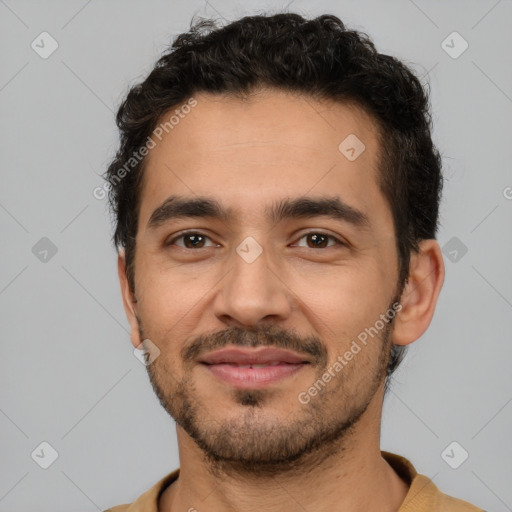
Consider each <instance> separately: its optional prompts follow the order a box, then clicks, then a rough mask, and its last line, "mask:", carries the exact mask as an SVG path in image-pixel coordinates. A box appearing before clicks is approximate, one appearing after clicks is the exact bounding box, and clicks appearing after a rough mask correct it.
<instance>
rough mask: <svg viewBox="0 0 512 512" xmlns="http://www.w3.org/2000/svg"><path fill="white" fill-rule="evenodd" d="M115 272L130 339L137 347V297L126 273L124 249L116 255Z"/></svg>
mask: <svg viewBox="0 0 512 512" xmlns="http://www.w3.org/2000/svg"><path fill="white" fill-rule="evenodd" d="M117 273H118V275H119V284H120V285H121V295H122V298H123V307H124V311H125V313H126V318H127V319H128V323H129V324H130V339H131V342H132V345H133V346H134V347H138V346H139V345H140V343H141V341H142V340H141V339H140V333H139V321H138V314H137V299H136V298H135V294H134V293H132V291H131V289H130V285H129V283H128V277H127V275H126V260H125V255H124V251H120V252H119V255H118V257H117Z"/></svg>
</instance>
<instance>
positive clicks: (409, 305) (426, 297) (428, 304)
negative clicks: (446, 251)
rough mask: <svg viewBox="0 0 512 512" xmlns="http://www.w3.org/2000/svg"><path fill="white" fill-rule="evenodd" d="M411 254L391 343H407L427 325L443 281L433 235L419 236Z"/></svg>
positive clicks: (437, 248)
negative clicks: (420, 239)
mask: <svg viewBox="0 0 512 512" xmlns="http://www.w3.org/2000/svg"><path fill="white" fill-rule="evenodd" d="M419 245H420V250H419V252H418V253H415V252H413V253H412V254H411V261H410V268H409V277H408V280H407V283H406V285H405V287H404V290H403V292H402V297H401V300H400V304H401V305H402V309H401V310H400V311H399V313H398V314H397V315H396V317H395V326H394V329H393V343H394V344H395V345H409V343H412V342H413V341H415V340H417V339H418V338H419V337H420V336H421V335H422V334H423V333H424V332H425V331H426V330H427V327H428V326H429V325H430V322H431V320H432V317H433V316H434V310H435V308H436V303H437V298H438V296H439V292H440V291H441V288H442V286H443V282H444V261H443V255H442V252H441V249H440V247H439V244H438V243H437V241H436V240H434V239H429V240H422V241H421V242H420V244H419Z"/></svg>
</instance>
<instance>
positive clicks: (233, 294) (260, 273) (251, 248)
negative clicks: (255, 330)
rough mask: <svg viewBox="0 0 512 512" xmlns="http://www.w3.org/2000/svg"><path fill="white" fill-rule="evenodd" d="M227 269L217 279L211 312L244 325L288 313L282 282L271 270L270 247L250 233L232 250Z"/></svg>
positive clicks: (284, 287)
mask: <svg viewBox="0 0 512 512" xmlns="http://www.w3.org/2000/svg"><path fill="white" fill-rule="evenodd" d="M229 265H230V270H229V272H228V273H227V274H226V277H225V278H224V279H223V280H222V282H221V288H220V290H219V293H218V295H217V297H216V302H215V314H216V315H217V316H218V317H224V318H226V317H230V318H231V319H233V320H236V321H237V322H239V323H242V324H244V325H254V324H256V323H258V322H259V321H260V320H262V319H264V318H265V317H269V316H272V317H280V318H283V317H285V316H286V315H287V314H288V313H289V309H290V304H289V297H288V294H287V293H286V286H284V284H283V283H282V282H281V280H280V279H279V278H278V277H277V276H276V274H277V272H276V271H275V270H274V271H273V270H271V269H272V267H274V265H273V264H272V261H271V257H270V251H269V250H267V249H264V248H263V246H261V245H260V244H259V243H258V242H257V241H256V240H255V239H254V238H253V237H247V238H245V239H244V240H243V241H242V242H241V243H240V244H239V245H238V247H236V250H234V251H233V252H232V254H231V255H230V259H229Z"/></svg>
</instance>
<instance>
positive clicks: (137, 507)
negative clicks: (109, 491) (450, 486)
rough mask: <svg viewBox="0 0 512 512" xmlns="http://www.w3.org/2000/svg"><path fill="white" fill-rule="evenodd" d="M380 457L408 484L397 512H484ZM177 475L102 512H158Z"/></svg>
mask: <svg viewBox="0 0 512 512" xmlns="http://www.w3.org/2000/svg"><path fill="white" fill-rule="evenodd" d="M381 454H382V457H383V458H384V459H385V460H386V461H387V462H388V464H389V465H390V466H391V467H392V468H393V469H394V470H395V472H396V473H397V474H398V475H399V476H400V477H401V478H402V479H403V480H404V481H405V482H407V484H409V491H408V492H407V495H406V497H405V500H404V501H403V503H402V505H401V506H400V509H399V511H398V512H485V511H483V510H482V509H481V508H478V507H475V506H474V505H471V503H468V502H467V501H463V500H459V499H457V498H452V497H451V496H448V495H446V494H443V493H442V492H441V491H440V490H439V489H438V488H437V487H436V486H435V485H434V483H433V482H432V481H431V480H430V478H428V477H426V476H424V475H420V474H418V472H417V471H416V469H414V466H413V465H412V464H411V463H410V462H409V461H408V460H407V459H406V458H404V457H402V456H400V455H396V454H394V453H389V452H384V451H382V452H381ZM179 471H180V470H179V469H176V470H174V471H172V472H171V473H169V474H168V475H167V476H165V477H164V478H162V479H161V480H159V481H158V482H157V483H156V484H155V485H154V486H153V487H151V489H149V490H148V491H146V492H145V493H144V494H142V495H141V496H139V498H138V499H137V500H136V501H134V502H133V503H131V504H127V505H118V506H116V507H112V508H109V509H108V510H105V511H104V512H159V511H158V500H159V498H160V495H161V494H162V493H163V491H164V490H165V489H166V487H168V486H169V485H171V483H172V482H174V481H175V480H177V478H178V476H179Z"/></svg>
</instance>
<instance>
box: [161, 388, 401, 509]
mask: <svg viewBox="0 0 512 512" xmlns="http://www.w3.org/2000/svg"><path fill="white" fill-rule="evenodd" d="M376 395H379V393H377V394H376ZM379 398H382V397H379V396H375V397H374V400H373V401H372V403H371V404H370V405H369V407H368V409H367V410H366V411H365V413H364V414H363V416H361V418H360V419H359V421H358V422H357V424H356V425H354V426H353V428H352V429H350V431H347V432H346V435H344V436H343V437H342V438H341V439H338V440H336V441H335V442H333V443H331V444H330V445H329V446H324V447H322V450H321V451H316V452H315V453H311V454H308V455H307V456H304V457H303V458H301V459H300V460H299V461H296V462H294V463H291V464H290V468H288V469H287V470H285V471H281V472H280V473H277V474H276V473H275V472H273V473H269V474H268V475H265V474H264V473H262V472H261V471H260V472H258V473H255V474H251V473H250V471H248V470H246V471H240V470H239V469H240V468H238V470H235V468H234V467H232V468H229V466H225V465H220V466H219V465H212V463H211V462H210V461H209V460H208V459H207V458H206V457H205V456H204V453H203V452H202V451H201V450H200V449H199V447H198V446H197V445H196V444H195V442H194V440H193V439H191V438H190V436H188V434H187V433H186V432H185V431H184V430H183V429H181V427H179V426H178V427H177V434H178V446H179V451H180V474H179V478H178V480H177V481H176V482H174V483H173V484H172V485H171V486H169V487H168V488H167V489H166V490H165V491H164V493H163V494H162V496H161V498H160V503H159V512H174V511H176V510H194V509H197V510H198V511H200V510H201V509H207V510H208V511H209V512H225V511H226V510H246V511H251V510H254V511H256V510H265V511H266V512H282V511H284V510H315V512H324V511H325V512H327V511H329V512H332V511H333V510H343V511H345V512H355V511H359V510H363V509H365V510H378V511H379V512H395V511H397V510H398V509H399V508H400V505H401V504H402V502H403V500H404V499H405V496H406V494H407V491H408V485H407V484H406V483H405V482H404V481H403V480H401V479H400V477H399V476H398V475H397V474H396V473H395V471H394V470H393V469H392V468H391V466H390V465H389V464H388V463H387V462H386V461H385V460H384V459H383V458H382V456H381V452H380V414H381V407H382V401H381V400H380V401H379ZM375 399H376V400H375ZM379 405H380V407H379ZM205 500H207V501H205Z"/></svg>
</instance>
